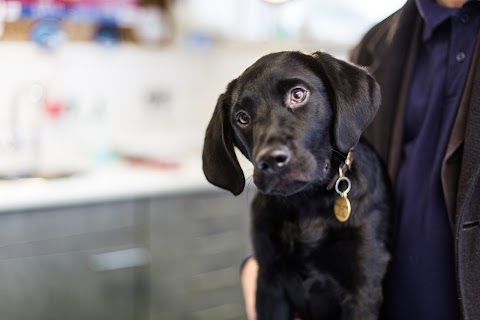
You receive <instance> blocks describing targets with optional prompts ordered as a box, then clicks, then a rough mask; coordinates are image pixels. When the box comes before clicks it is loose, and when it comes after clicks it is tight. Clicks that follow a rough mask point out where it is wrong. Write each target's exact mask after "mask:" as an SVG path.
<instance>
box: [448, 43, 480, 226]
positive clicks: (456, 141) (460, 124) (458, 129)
mask: <svg viewBox="0 0 480 320" xmlns="http://www.w3.org/2000/svg"><path fill="white" fill-rule="evenodd" d="M479 59H480V36H479V37H477V45H476V48H475V53H474V55H473V59H472V68H471V69H470V70H471V71H470V73H469V75H468V78H467V82H466V84H465V89H464V92H463V97H462V101H461V102H460V106H459V109H458V112H457V117H456V119H455V123H454V125H453V129H452V133H451V135H450V140H449V142H448V146H447V151H446V154H445V158H444V159H443V162H442V187H443V193H444V196H445V202H446V205H447V210H448V217H449V219H450V223H451V225H452V226H454V225H455V221H456V219H455V213H456V205H457V203H456V199H457V192H458V191H460V190H461V192H460V194H462V195H463V194H465V188H468V187H467V186H468V185H469V184H470V182H469V181H467V180H470V179H469V178H470V177H471V175H472V174H473V172H468V171H470V169H465V170H467V171H466V172H464V173H462V176H463V180H462V187H461V188H460V187H459V177H460V168H461V165H462V151H463V150H462V147H463V142H464V139H465V130H466V127H467V116H468V113H469V110H470V105H471V102H472V101H473V100H472V99H471V97H472V90H473V83H474V81H475V82H476V86H475V90H476V93H475V94H476V95H477V96H478V90H479V88H478V87H479V80H478V77H479V72H480V65H479V64H478V60H479ZM477 106H478V103H477ZM471 108H472V110H473V108H475V106H472V107H471ZM472 112H475V111H472ZM471 123H473V122H471ZM476 123H478V122H476ZM477 145H478V144H477ZM471 147H473V146H471ZM471 147H469V148H470V149H471ZM470 152H471V150H469V149H467V150H465V153H470ZM477 152H478V150H477ZM468 157H471V156H470V155H468ZM465 161H466V162H469V161H470V160H468V159H466V160H465ZM465 179H467V180H465ZM458 199H459V200H460V199H461V201H459V202H458V204H459V206H458V208H461V207H462V205H463V197H460V196H459V197H458ZM460 202H462V203H460Z"/></svg>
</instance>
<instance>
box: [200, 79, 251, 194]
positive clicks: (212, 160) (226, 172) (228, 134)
mask: <svg viewBox="0 0 480 320" xmlns="http://www.w3.org/2000/svg"><path fill="white" fill-rule="evenodd" d="M235 83H236V81H235V80H233V81H232V82H230V84H229V85H228V86H227V90H226V92H225V93H224V94H222V95H221V96H220V97H219V98H218V101H217V105H216V107H215V110H214V112H213V115H212V118H211V119H210V123H209V124H208V127H207V132H206V134H205V141H204V144H203V154H202V161H203V173H204V174H205V177H206V178H207V180H208V181H209V182H210V183H212V184H214V185H216V186H217V187H220V188H222V189H226V190H229V191H230V192H232V193H233V194H234V195H239V194H240V193H241V192H242V191H243V188H244V187H245V176H244V175H243V171H242V168H241V167H240V164H239V163H238V159H237V156H236V155H235V150H234V142H233V136H234V133H233V128H232V126H231V124H230V120H229V112H230V101H231V92H232V90H233V87H234V86H235Z"/></svg>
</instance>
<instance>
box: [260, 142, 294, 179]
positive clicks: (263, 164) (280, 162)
mask: <svg viewBox="0 0 480 320" xmlns="http://www.w3.org/2000/svg"><path fill="white" fill-rule="evenodd" d="M289 161H290V150H289V149H288V148H287V147H285V146H283V147H275V148H269V149H265V150H262V151H260V152H259V154H258V156H257V161H256V162H257V168H258V169H260V170H261V171H263V172H264V173H267V174H275V173H278V172H280V170H281V169H282V168H284V167H285V166H286V165H287V164H288V162H289Z"/></svg>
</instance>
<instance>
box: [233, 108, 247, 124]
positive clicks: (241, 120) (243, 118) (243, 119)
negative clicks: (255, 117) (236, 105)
mask: <svg viewBox="0 0 480 320" xmlns="http://www.w3.org/2000/svg"><path fill="white" fill-rule="evenodd" d="M235 118H236V119H237V122H238V124H240V125H242V126H246V125H248V124H249V123H250V116H249V115H248V114H246V113H245V112H243V111H239V112H238V113H237V115H236V116H235Z"/></svg>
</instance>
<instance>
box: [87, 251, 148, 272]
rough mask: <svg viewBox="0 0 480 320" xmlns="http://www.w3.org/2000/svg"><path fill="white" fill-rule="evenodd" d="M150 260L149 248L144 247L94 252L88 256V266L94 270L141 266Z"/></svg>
mask: <svg viewBox="0 0 480 320" xmlns="http://www.w3.org/2000/svg"><path fill="white" fill-rule="evenodd" d="M149 262H150V255H149V253H148V250H147V249H145V248H142V247H138V248H131V249H125V250H118V251H111V252H105V253H99V254H92V255H90V256H89V257H88V266H89V267H90V268H91V269H92V270H94V271H111V270H118V269H126V268H133V267H141V266H145V265H147V264H148V263H149Z"/></svg>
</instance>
